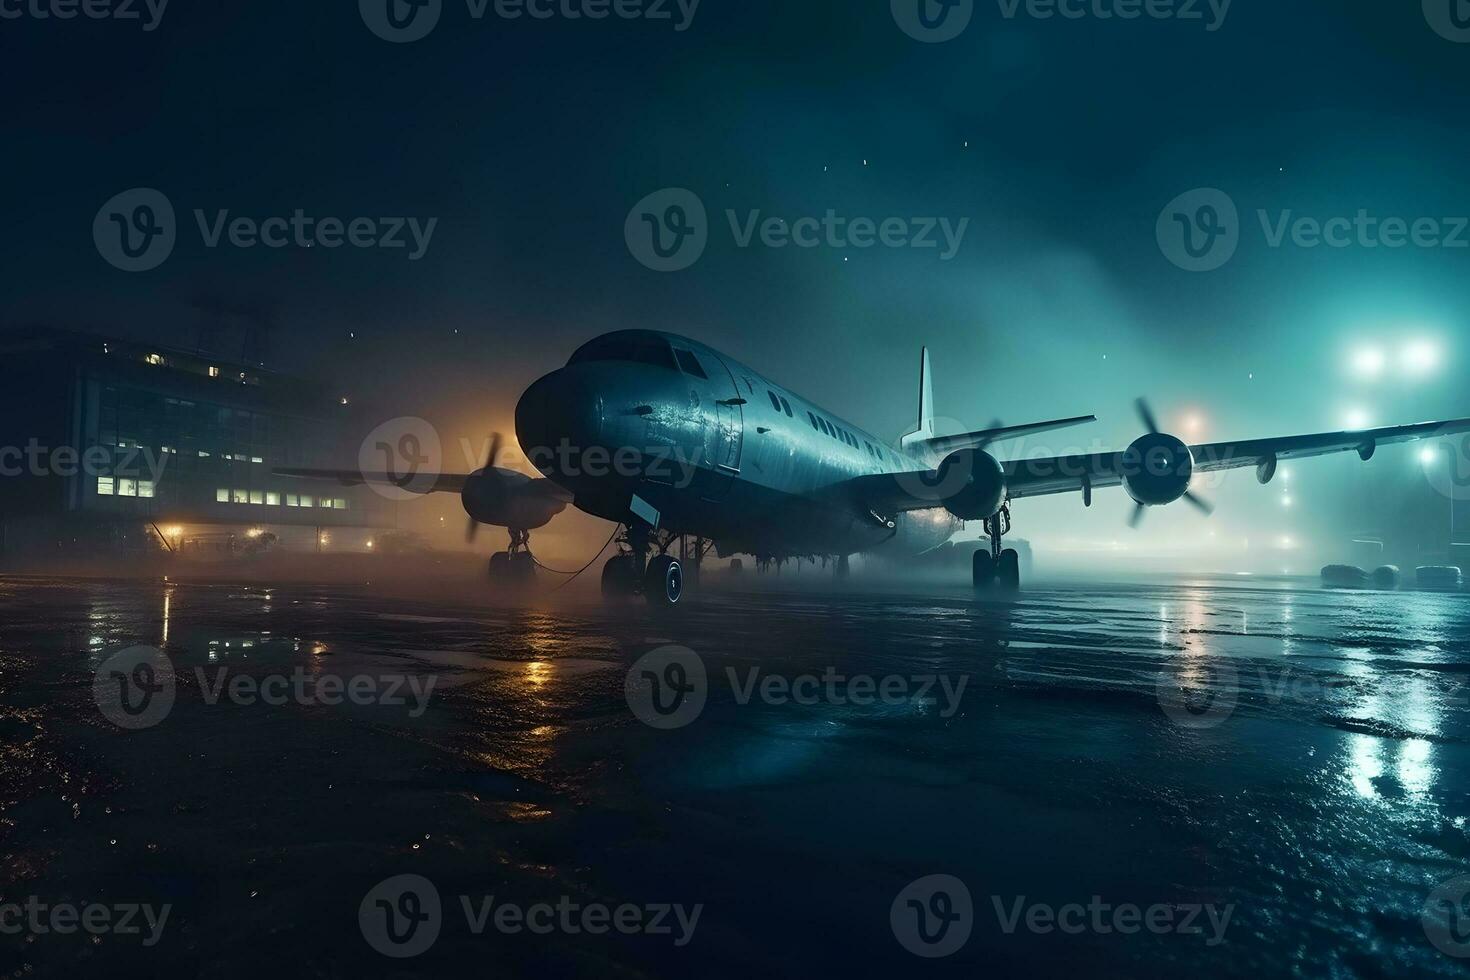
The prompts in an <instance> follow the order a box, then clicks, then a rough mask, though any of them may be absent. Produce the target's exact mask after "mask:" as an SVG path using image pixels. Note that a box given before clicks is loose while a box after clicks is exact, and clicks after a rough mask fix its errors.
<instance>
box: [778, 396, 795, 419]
mask: <svg viewBox="0 0 1470 980" xmlns="http://www.w3.org/2000/svg"><path fill="white" fill-rule="evenodd" d="M781 409H782V410H783V411H784V412H785V413H786V417H787V418H794V417H795V416H793V415H792V414H791V403H790V402H789V401H787V400H786V399H784V398H783V399H781Z"/></svg>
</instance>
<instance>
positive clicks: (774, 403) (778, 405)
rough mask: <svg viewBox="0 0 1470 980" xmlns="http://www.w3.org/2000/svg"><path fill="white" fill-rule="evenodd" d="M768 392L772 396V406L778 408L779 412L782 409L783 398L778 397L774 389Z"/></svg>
mask: <svg viewBox="0 0 1470 980" xmlns="http://www.w3.org/2000/svg"><path fill="white" fill-rule="evenodd" d="M766 394H767V395H768V396H770V399H771V407H772V408H774V409H775V410H776V412H777V413H778V414H779V413H780V411H781V399H779V398H777V397H776V393H775V392H773V391H768V392H766Z"/></svg>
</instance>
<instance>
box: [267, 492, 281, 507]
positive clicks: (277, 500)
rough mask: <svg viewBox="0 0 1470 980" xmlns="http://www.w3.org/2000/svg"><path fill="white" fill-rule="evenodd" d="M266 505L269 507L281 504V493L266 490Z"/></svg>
mask: <svg viewBox="0 0 1470 980" xmlns="http://www.w3.org/2000/svg"><path fill="white" fill-rule="evenodd" d="M265 505H266V506H267V507H279V506H281V495H280V494H278V493H272V492H270V491H266V494H265Z"/></svg>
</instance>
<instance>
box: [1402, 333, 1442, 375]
mask: <svg viewBox="0 0 1470 980" xmlns="http://www.w3.org/2000/svg"><path fill="white" fill-rule="evenodd" d="M1403 366H1404V370H1405V371H1407V372H1409V373H1410V374H1428V373H1429V372H1430V371H1433V370H1434V369H1435V368H1437V367H1439V350H1438V349H1437V348H1436V347H1435V346H1434V345H1433V344H1431V343H1429V342H1428V341H1424V340H1418V341H1415V342H1414V343H1412V344H1410V345H1409V346H1408V347H1405V348H1404V353H1403Z"/></svg>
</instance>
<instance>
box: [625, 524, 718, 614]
mask: <svg viewBox="0 0 1470 980" xmlns="http://www.w3.org/2000/svg"><path fill="white" fill-rule="evenodd" d="M618 543H619V544H620V545H622V550H621V551H620V552H619V553H618V554H616V555H614V556H613V557H612V558H609V559H608V561H607V564H606V565H604V566H602V594H603V595H604V596H605V597H607V598H610V599H613V598H623V597H627V596H633V595H642V596H643V597H644V598H645V599H647V600H648V602H649V605H653V606H674V605H678V603H679V600H680V599H682V598H683V597H684V573H685V569H686V567H687V568H688V570H689V572H690V578H691V579H694V580H697V579H698V577H699V563H700V560H701V559H702V558H703V557H704V555H705V552H706V551H708V550H709V547H710V542H707V541H705V540H704V539H702V538H695V539H694V540H693V542H692V544H691V542H690V541H689V540H688V539H686V538H684V537H683V536H682V535H678V534H674V533H672V532H666V533H664V534H662V535H661V536H655V535H654V534H653V532H651V531H650V530H649V528H648V527H646V526H643V525H630V526H629V527H628V529H627V530H626V531H624V532H623V536H622V537H621V538H620V539H619V541H618ZM676 543H677V544H678V545H679V553H680V555H681V556H684V558H686V559H687V561H688V565H687V566H686V565H685V562H684V561H683V560H681V559H680V558H676V557H674V556H673V555H671V554H669V549H670V548H671V547H673V545H674V544H676ZM654 548H657V550H658V554H656V555H654V556H653V557H649V551H650V550H652V549H654ZM691 549H692V550H691Z"/></svg>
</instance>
